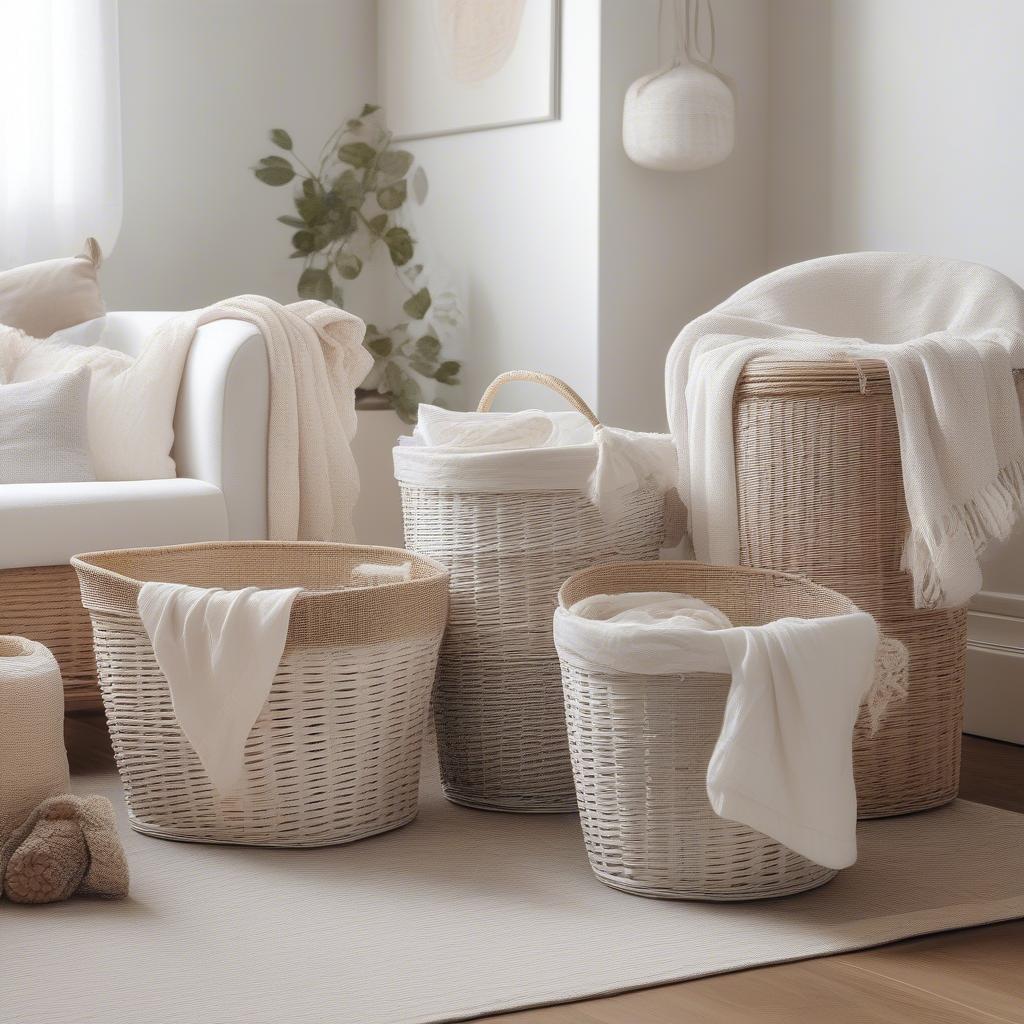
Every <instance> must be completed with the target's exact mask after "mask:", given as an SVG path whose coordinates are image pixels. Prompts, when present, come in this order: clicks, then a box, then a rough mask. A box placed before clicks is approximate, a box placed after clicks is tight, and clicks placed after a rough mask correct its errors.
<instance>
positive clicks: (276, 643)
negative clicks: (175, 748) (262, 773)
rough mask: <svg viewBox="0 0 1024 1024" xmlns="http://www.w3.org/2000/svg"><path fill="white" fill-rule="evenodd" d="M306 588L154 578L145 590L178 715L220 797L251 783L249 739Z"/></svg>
mask: <svg viewBox="0 0 1024 1024" xmlns="http://www.w3.org/2000/svg"><path fill="white" fill-rule="evenodd" d="M300 590H301V588H299V587H290V588H288V589H285V590H260V589H259V588H257V587H245V588H244V589H242V590H221V589H218V588H211V589H205V588H202V587H190V586H187V585H185V584H183V583H154V582H149V583H144V584H143V585H142V589H141V590H140V591H139V598H138V605H139V618H141V619H142V624H143V625H144V626H145V628H146V632H147V633H148V634H149V639H150V642H151V643H152V645H153V653H154V654H155V655H156V661H157V664H158V665H159V666H160V671H161V672H163V674H164V676H166V678H167V685H168V688H169V690H170V693H171V704H172V706H173V708H174V715H175V717H176V718H177V720H178V724H179V725H180V726H181V729H182V732H184V733H185V736H186V738H187V739H188V741H189V743H191V744H192V748H193V749H194V750H195V752H196V754H197V755H198V756H199V760H200V761H202V763H203V767H204V768H205V769H206V773H207V775H208V776H209V777H210V781H211V782H212V783H213V786H214V789H216V790H217V792H218V793H219V794H220V795H221V796H226V795H229V794H231V793H234V792H237V791H238V789H239V788H240V787H241V786H242V785H243V783H244V781H245V772H244V768H245V762H244V759H245V741H246V739H247V738H248V736H249V733H250V731H251V730H252V727H253V725H254V724H255V722H256V719H257V718H258V717H259V714H260V711H261V710H262V708H263V705H264V704H266V702H267V697H269V696H270V688H271V686H272V685H273V682H274V676H275V674H276V673H277V668H278V666H279V665H280V663H281V655H282V654H283V653H284V645H285V640H286V639H287V637H288V621H289V617H290V615H291V608H292V602H294V600H295V598H296V596H297V595H298V594H299V593H300Z"/></svg>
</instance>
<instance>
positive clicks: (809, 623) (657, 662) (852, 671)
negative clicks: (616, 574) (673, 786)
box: [554, 592, 878, 869]
mask: <svg viewBox="0 0 1024 1024" xmlns="http://www.w3.org/2000/svg"><path fill="white" fill-rule="evenodd" d="M695 602H696V607H695ZM716 611H718V610H717V609H714V608H711V607H710V606H709V605H707V604H705V603H704V602H703V601H699V600H697V599H695V598H693V597H691V596H689V595H687V594H672V593H662V592H640V593H625V594H599V595H595V596H594V597H589V598H585V599H584V600H583V601H580V602H577V603H576V604H575V605H573V606H572V607H571V608H569V609H565V608H557V609H556V610H555V627H554V632H555V646H556V647H557V648H558V653H559V657H561V658H563V659H565V660H566V661H569V662H570V663H572V664H574V665H576V666H577V667H579V668H582V669H584V670H590V671H595V670H596V671H604V672H613V673H617V674H621V675H624V676H631V677H634V678H635V677H636V676H637V675H640V676H644V675H650V676H666V675H672V676H674V675H680V676H683V675H687V674H695V673H704V672H720V673H724V674H731V676H732V683H731V685H730V687H729V693H728V697H727V700H726V706H725V715H724V720H723V723H722V731H721V734H720V735H719V738H718V742H717V743H716V745H715V749H714V752H713V754H712V756H711V761H710V764H709V765H708V775H707V793H708V800H709V801H710V803H711V806H712V808H713V809H714V811H715V813H716V814H718V815H719V816H720V817H723V818H728V819H729V820H730V821H738V822H741V823H743V824H744V825H749V826H750V827H751V828H754V829H757V831H759V832H763V833H764V834H765V835H768V836H771V837H772V838H773V839H775V840H776V841H777V842H780V843H782V844H783V845H784V846H788V847H789V848H790V849H791V850H795V851H796V852H797V853H799V854H801V855H802V856H804V857H806V858H807V859H808V860H812V861H814V862H815V863H816V864H822V865H824V866H825V867H829V868H836V869H838V868H845V867H848V866H849V865H850V864H853V863H854V862H855V861H856V859H857V793H856V789H855V787H854V781H853V727H854V723H855V722H856V721H857V715H858V712H859V710H860V705H861V702H862V700H863V699H864V697H865V696H866V694H867V691H868V689H869V687H870V686H871V683H872V680H873V674H874V668H875V652H876V648H877V645H878V629H877V627H876V625H875V620H874V619H873V618H872V617H871V616H870V615H866V614H864V613H863V612H857V613H855V614H852V615H840V616H833V617H830V618H822V619H796V618H785V619H777V620H775V621H774V622H769V623H766V624H765V625H761V626H733V625H732V624H731V623H730V622H729V620H728V619H727V618H725V616H724V615H722V613H721V612H718V617H717V618H715V617H714V616H713V615H709V612H711V613H714V612H716ZM709 619H710V620H711V621H710V622H709ZM723 620H724V621H723ZM641 685H642V683H641ZM680 685H681V686H685V685H686V683H685V680H680Z"/></svg>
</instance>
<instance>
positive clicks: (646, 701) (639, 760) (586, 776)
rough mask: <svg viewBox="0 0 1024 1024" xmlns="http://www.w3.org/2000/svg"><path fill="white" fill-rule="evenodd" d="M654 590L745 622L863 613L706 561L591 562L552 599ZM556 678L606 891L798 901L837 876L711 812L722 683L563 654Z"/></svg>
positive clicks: (822, 593) (822, 594)
mask: <svg viewBox="0 0 1024 1024" xmlns="http://www.w3.org/2000/svg"><path fill="white" fill-rule="evenodd" d="M649 590H653V591H668V592H672V593H680V594H690V595H692V596H694V597H699V598H701V599H702V600H705V601H707V602H708V603H710V604H711V605H713V606H714V607H716V608H720V609H721V610H722V611H723V612H725V614H726V615H728V616H729V618H730V619H731V620H732V622H733V623H735V624H736V625H744V626H758V625H762V624H763V623H766V622H771V621H774V620H775V619H779V618H783V617H785V616H788V615H792V616H797V617H800V618H808V619H813V618H821V617H823V616H831V615H848V614H852V613H853V612H856V611H857V609H856V607H855V606H854V605H853V603H852V602H851V601H849V600H847V599H846V598H845V597H843V596H842V595H841V594H837V593H835V592H834V591H830V590H827V589H825V588H824V587H821V586H817V585H815V584H813V583H810V582H808V581H807V580H805V579H801V578H800V577H796V576H791V575H789V574H783V573H773V572H766V571H764V570H760V569H749V568H740V567H737V566H719V565H702V564H700V563H699V562H655V563H647V564H642V563H633V564H628V563H620V564H609V565H596V566H592V567H591V568H589V569H584V570H583V571H582V572H579V573H577V574H576V575H574V576H571V577H570V578H569V579H568V580H567V581H566V582H565V584H564V586H563V587H562V588H561V590H560V592H559V595H558V602H559V605H560V606H561V607H562V608H569V607H570V606H572V605H573V604H575V603H576V602H577V601H580V600H582V599H583V598H585V597H591V596H592V595H594V594H623V593H631V592H637V591H649ZM562 683H563V687H564V690H565V715H566V722H567V725H568V731H569V746H570V750H571V752H572V765H573V771H574V773H575V778H576V792H577V796H578V798H579V809H580V819H581V821H582V824H583V837H584V840H585V842H586V845H587V854H588V856H589V858H590V866H591V867H592V868H593V871H594V873H595V874H596V875H597V877H598V878H599V879H600V880H601V881H602V882H604V883H605V884H606V885H610V886H612V887H613V888H616V889H622V890H624V891H626V892H631V893H635V894H637V895H640V896H655V897H661V898H664V899H701V900H749V899H762V898H764V897H768V896H787V895H790V894H792V893H796V892H803V891H804V890H806V889H813V888H814V887H815V886H818V885H821V884H823V883H824V882H827V881H828V880H829V879H830V878H832V877H833V875H835V871H834V870H832V869H830V868H826V867H822V866H821V865H820V864H814V863H813V862H811V861H809V860H807V859H806V858H804V857H802V856H800V855H799V854H797V853H794V852H793V851H792V850H790V849H788V848H787V847H785V846H783V845H781V844H780V843H778V842H776V841H775V840H774V839H770V838H769V837H768V836H766V835H764V834H763V833H761V832H758V831H755V830H754V829H752V828H748V827H747V826H746V825H741V824H739V823H738V822H735V821H729V820H728V819H725V818H720V817H718V815H717V814H715V812H714V811H713V810H712V808H711V804H710V803H709V801H708V796H707V773H708V762H709V761H710V759H711V753H712V751H713V750H714V747H715V744H716V742H717V741H718V736H719V733H720V732H721V728H722V718H723V715H724V713H725V704H726V698H727V696H728V693H729V684H730V677H729V676H728V675H726V674H720V673H712V672H702V673H693V674H688V675H683V676H680V675H664V676H661V675H644V674H640V673H636V674H633V673H621V672H613V671H607V670H596V669H593V668H591V667H583V666H581V665H578V664H575V663H574V661H573V659H572V657H571V656H570V655H566V656H565V657H563V658H562ZM822 684H823V685H828V680H827V679H826V680H822Z"/></svg>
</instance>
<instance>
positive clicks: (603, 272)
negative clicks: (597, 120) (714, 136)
mask: <svg viewBox="0 0 1024 1024" xmlns="http://www.w3.org/2000/svg"><path fill="white" fill-rule="evenodd" d="M714 10H715V21H716V26H717V30H718V31H717V39H718V49H717V55H716V58H715V65H716V67H718V68H719V69H721V70H722V71H723V72H724V73H725V74H726V75H727V76H729V77H730V78H731V79H732V82H733V84H734V87H735V92H736V96H737V127H736V148H735V150H734V151H733V153H732V155H731V156H730V157H729V158H728V159H727V160H726V161H725V162H724V163H722V164H719V165H717V166H715V167H710V168H707V169H706V170H703V171H696V172H692V173H688V174H676V173H665V172H660V171H649V170H646V169H644V168H642V167H638V166H637V165H636V164H634V163H633V162H632V161H630V160H629V158H628V157H627V156H626V154H625V151H624V150H623V148H622V102H623V97H624V96H625V93H626V89H627V88H628V86H629V85H630V83H631V82H633V81H634V80H635V79H637V78H639V77H640V76H641V75H643V74H646V73H647V72H649V71H652V70H654V68H656V67H657V66H659V65H658V61H657V54H656V44H657V39H658V32H657V18H658V3H657V0H630V2H628V3H626V2H623V0H607V2H605V3H604V4H603V17H602V37H601V167H600V170H601V180H600V285H599V289H598V294H599V321H600V322H599V332H600V352H599V359H598V404H599V406H600V409H599V412H600V414H601V416H602V417H603V418H604V419H605V420H606V421H607V422H609V423H612V424H615V425H617V426H624V427H630V428H632V429H635V430H665V429H666V423H665V401H664V376H665V355H666V353H667V352H668V349H669V346H670V345H671V343H672V341H673V340H674V339H675V336H676V334H678V333H679V330H680V328H682V327H683V325H685V324H687V323H689V321H690V320H692V319H693V318H694V317H695V316H698V315H699V314H700V313H703V312H705V311H706V310H707V309H709V308H710V307H711V306H713V305H715V304H716V303H717V302H719V301H721V300H722V299H724V298H726V297H727V296H728V295H730V294H731V293H732V292H733V291H735V290H736V289H737V288H738V287H740V285H743V284H746V282H747V281H749V280H751V278H754V277H757V276H758V275H760V274H762V273H764V271H765V270H766V269H767V260H768V212H767V166H768V165H767V151H766V127H765V116H766V112H767V103H766V99H765V94H766V82H767V73H768V68H767V59H768V54H767V35H766V33H767V14H768V5H766V4H765V3H764V2H763V0H715V4H714ZM672 29H673V24H672V20H671V18H668V17H666V18H665V19H664V23H663V25H662V31H663V35H664V36H665V38H664V39H663V40H662V53H664V54H668V53H670V52H671V45H670V37H671V31H672Z"/></svg>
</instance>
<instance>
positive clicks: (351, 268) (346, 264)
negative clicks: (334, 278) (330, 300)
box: [334, 252, 363, 281]
mask: <svg viewBox="0 0 1024 1024" xmlns="http://www.w3.org/2000/svg"><path fill="white" fill-rule="evenodd" d="M334 265H335V266H336V267H337V268H338V273H339V274H341V276H342V277H343V278H345V280H346V281H354V280H355V279H356V278H357V277H358V276H359V273H360V271H361V270H362V269H363V261H362V260H361V259H360V258H359V257H358V256H357V255H356V254H355V253H354V252H339V253H338V255H337V256H335V257H334Z"/></svg>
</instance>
